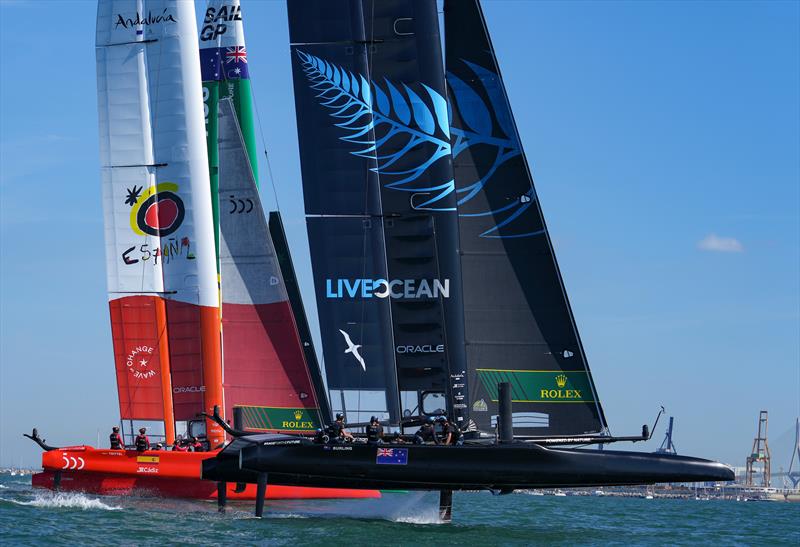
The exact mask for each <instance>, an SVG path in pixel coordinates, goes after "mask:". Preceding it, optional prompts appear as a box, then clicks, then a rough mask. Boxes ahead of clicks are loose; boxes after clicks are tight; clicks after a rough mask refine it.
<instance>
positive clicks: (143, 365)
mask: <svg viewBox="0 0 800 547" xmlns="http://www.w3.org/2000/svg"><path fill="white" fill-rule="evenodd" d="M154 349H155V348H153V347H152V346H136V347H135V348H133V349H132V350H131V351H130V352H129V353H128V356H127V357H126V358H125V366H126V367H127V369H128V371H129V372H130V373H131V374H133V376H134V377H136V378H139V379H140V380H144V379H147V378H152V377H153V376H155V375H156V371H155V370H153V368H152V367H151V366H150V357H152V355H153V350H154Z"/></svg>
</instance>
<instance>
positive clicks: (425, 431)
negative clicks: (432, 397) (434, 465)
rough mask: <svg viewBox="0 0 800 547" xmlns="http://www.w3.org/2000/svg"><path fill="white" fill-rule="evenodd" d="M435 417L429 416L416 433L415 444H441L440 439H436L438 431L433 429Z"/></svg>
mask: <svg viewBox="0 0 800 547" xmlns="http://www.w3.org/2000/svg"><path fill="white" fill-rule="evenodd" d="M433 423H434V419H433V416H428V418H427V419H426V420H425V423H424V424H422V426H421V427H420V428H419V431H417V432H416V433H414V444H427V443H429V442H431V441H432V442H433V444H439V439H437V438H436V430H435V429H434V427H433Z"/></svg>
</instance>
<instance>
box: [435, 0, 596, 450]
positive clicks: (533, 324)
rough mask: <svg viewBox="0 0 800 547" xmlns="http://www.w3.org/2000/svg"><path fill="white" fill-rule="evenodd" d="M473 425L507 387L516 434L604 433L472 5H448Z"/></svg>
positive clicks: (451, 1) (486, 416)
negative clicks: (504, 384)
mask: <svg viewBox="0 0 800 547" xmlns="http://www.w3.org/2000/svg"><path fill="white" fill-rule="evenodd" d="M444 10H445V16H444V19H445V37H446V40H445V54H446V67H447V82H448V86H449V96H450V104H451V108H452V126H451V134H452V135H451V137H452V154H453V164H454V170H455V181H456V187H457V190H456V191H457V195H458V212H459V216H460V246H461V251H462V257H461V262H462V275H463V283H464V314H465V329H466V342H467V346H466V348H467V365H468V381H469V403H468V404H469V405H470V408H469V410H470V417H471V418H472V419H473V420H474V421H475V422H476V423H477V425H478V426H479V428H481V429H491V428H492V427H493V426H494V422H495V420H496V416H497V387H496V386H497V384H498V383H499V382H510V383H511V385H512V390H513V393H512V398H513V401H514V409H513V410H514V416H513V421H514V427H515V433H516V434H520V435H529V436H539V435H580V434H589V433H598V432H602V431H604V430H605V429H606V424H605V418H604V416H603V411H602V408H601V406H600V402H599V400H598V398H597V392H596V390H595V387H594V383H593V381H592V376H591V373H590V371H589V366H588V364H587V361H586V356H585V355H584V351H583V347H582V345H581V341H580V337H579V335H578V330H577V327H576V325H575V320H574V317H573V315H572V311H571V309H570V306H569V301H568V299H567V295H566V291H565V289H564V284H563V281H562V279H561V275H560V273H559V269H558V264H557V263H556V258H555V255H554V253H553V247H552V244H551V242H550V237H549V235H548V233H547V227H546V225H545V222H544V217H543V216H542V210H541V206H540V204H539V200H538V198H537V196H536V192H535V190H534V186H533V179H532V177H531V174H530V170H529V168H528V164H527V162H526V160H525V153H524V151H523V150H522V144H521V143H520V140H519V135H518V133H517V128H516V125H515V122H514V118H513V116H512V113H511V108H510V105H509V102H508V98H507V96H506V91H505V87H504V85H503V81H502V78H501V77H500V70H499V66H498V64H497V59H496V57H495V54H494V50H493V49H492V45H491V40H490V38H489V34H488V31H487V28H486V23H485V21H484V18H483V14H482V12H481V9H480V6H479V4H478V1H477V0H446V1H445V8H444Z"/></svg>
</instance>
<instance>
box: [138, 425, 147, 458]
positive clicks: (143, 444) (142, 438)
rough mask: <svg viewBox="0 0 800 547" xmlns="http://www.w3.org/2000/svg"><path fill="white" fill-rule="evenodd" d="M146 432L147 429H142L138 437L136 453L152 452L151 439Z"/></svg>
mask: <svg viewBox="0 0 800 547" xmlns="http://www.w3.org/2000/svg"><path fill="white" fill-rule="evenodd" d="M145 431H147V428H145V427H140V428H139V434H138V435H136V443H135V444H136V451H137V452H144V451H145V450H150V439H148V438H147V435H145Z"/></svg>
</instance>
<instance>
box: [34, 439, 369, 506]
mask: <svg viewBox="0 0 800 547" xmlns="http://www.w3.org/2000/svg"><path fill="white" fill-rule="evenodd" d="M216 454H217V452H216V451H215V452H169V451H147V452H136V451H133V450H110V449H98V448H94V447H91V446H71V447H67V448H59V449H56V450H51V451H48V452H44V453H43V454H42V467H43V469H44V471H42V472H41V473H36V474H35V475H33V477H32V484H33V486H34V488H47V489H50V490H56V489H57V490H62V491H79V492H87V493H91V494H101V495H115V496H129V495H148V496H160V497H168V498H184V499H207V500H211V499H216V497H217V483H215V482H213V481H207V480H203V479H201V478H200V472H201V467H202V461H203V460H205V459H208V458H213V457H214V456H216ZM59 476H60V478H57V477H59ZM56 482H58V484H56ZM255 496H256V486H255V485H254V484H247V485H245V488H244V490H243V491H241V492H236V484H234V483H229V484H228V499H232V500H252V499H255ZM379 497H380V492H378V491H377V490H351V489H345V488H307V487H294V486H275V485H269V486H268V488H267V499H331V498H348V499H365V498H379Z"/></svg>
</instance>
